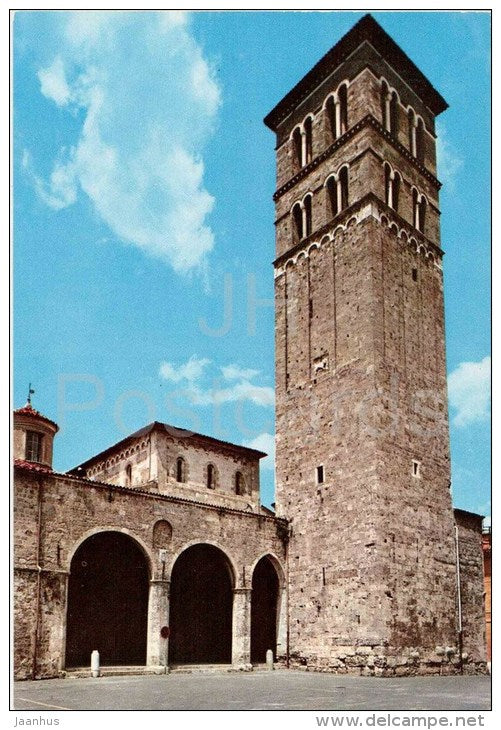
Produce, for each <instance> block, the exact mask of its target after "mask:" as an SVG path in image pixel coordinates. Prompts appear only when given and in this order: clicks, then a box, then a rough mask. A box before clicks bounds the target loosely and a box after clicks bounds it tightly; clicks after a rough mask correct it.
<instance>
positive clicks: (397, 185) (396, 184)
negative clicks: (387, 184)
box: [392, 172, 402, 213]
mask: <svg viewBox="0 0 501 730" xmlns="http://www.w3.org/2000/svg"><path fill="white" fill-rule="evenodd" d="M401 181H402V178H401V177H400V173H398V172H395V177H394V178H393V206H392V207H393V210H394V211H396V212H397V213H398V199H399V197H400V184H401Z"/></svg>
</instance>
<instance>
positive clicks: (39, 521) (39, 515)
mask: <svg viewBox="0 0 501 730" xmlns="http://www.w3.org/2000/svg"><path fill="white" fill-rule="evenodd" d="M37 481H38V492H37V591H36V612H35V643H34V647H33V670H32V678H33V679H36V675H37V669H38V666H37V665H38V639H39V633H40V624H41V616H40V610H41V602H42V599H41V592H42V568H41V566H40V557H41V554H42V502H43V479H42V477H39V478H38V480H37Z"/></svg>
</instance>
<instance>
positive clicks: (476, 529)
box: [454, 509, 486, 672]
mask: <svg viewBox="0 0 501 730" xmlns="http://www.w3.org/2000/svg"><path fill="white" fill-rule="evenodd" d="M454 516H455V519H456V525H457V529H458V540H459V564H460V580H461V616H462V624H463V658H464V669H465V671H466V672H471V671H474V670H475V669H478V668H481V669H483V668H484V667H485V661H486V636H485V596H484V584H483V579H482V578H483V572H484V567H483V551H482V517H481V516H480V515H476V514H472V513H470V512H465V511H463V510H459V509H456V510H454Z"/></svg>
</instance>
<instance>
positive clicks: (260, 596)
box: [251, 556, 278, 664]
mask: <svg viewBox="0 0 501 730" xmlns="http://www.w3.org/2000/svg"><path fill="white" fill-rule="evenodd" d="M277 607H278V575H277V571H276V570H275V566H274V565H273V563H272V562H271V560H270V559H269V558H268V557H266V556H265V557H264V558H261V560H260V561H259V563H258V564H257V565H256V567H255V568H254V573H253V575H252V603H251V662H252V663H253V664H261V663H263V662H265V661H266V652H267V650H268V649H271V650H272V651H273V658H274V659H276V658H277V657H276V652H277Z"/></svg>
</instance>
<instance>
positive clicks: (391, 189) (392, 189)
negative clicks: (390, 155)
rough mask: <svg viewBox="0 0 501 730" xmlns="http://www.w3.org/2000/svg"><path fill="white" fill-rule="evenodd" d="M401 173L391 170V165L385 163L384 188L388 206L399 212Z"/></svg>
mask: <svg viewBox="0 0 501 730" xmlns="http://www.w3.org/2000/svg"><path fill="white" fill-rule="evenodd" d="M401 181H402V178H401V177H400V173H398V172H395V171H393V170H392V169H391V167H390V165H389V164H388V163H387V162H385V163H384V187H385V200H386V205H388V206H389V207H390V208H393V210H395V211H397V212H398V199H399V195H400V183H401Z"/></svg>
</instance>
